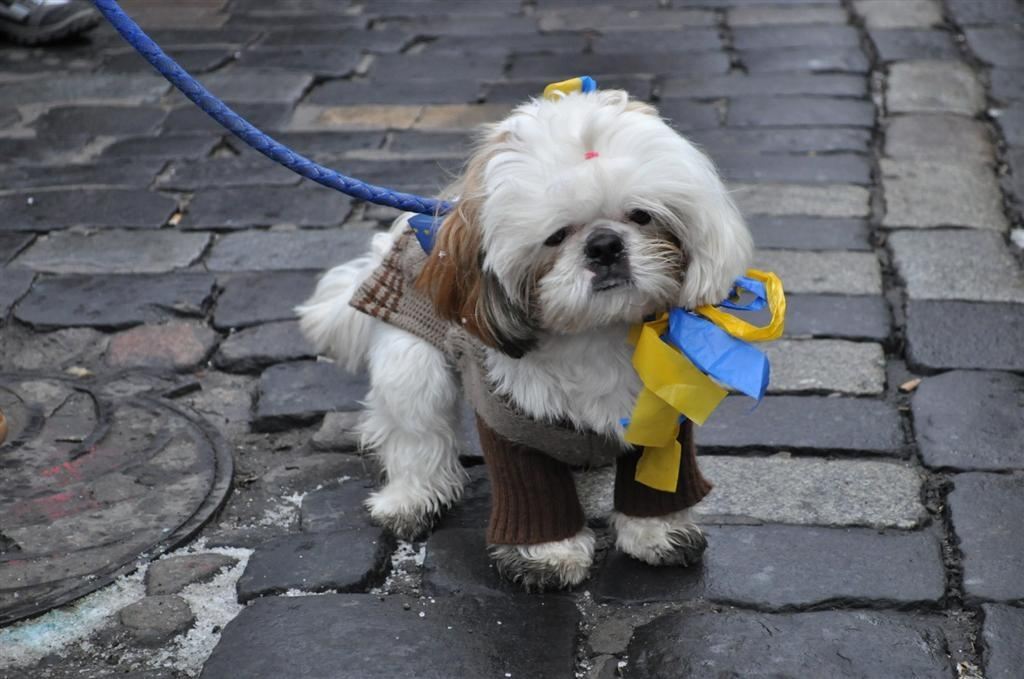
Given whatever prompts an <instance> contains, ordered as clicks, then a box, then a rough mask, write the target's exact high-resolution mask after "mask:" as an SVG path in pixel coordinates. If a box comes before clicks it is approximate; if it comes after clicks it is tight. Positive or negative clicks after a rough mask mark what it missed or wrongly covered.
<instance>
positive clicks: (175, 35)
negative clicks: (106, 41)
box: [118, 26, 260, 47]
mask: <svg viewBox="0 0 1024 679" xmlns="http://www.w3.org/2000/svg"><path fill="white" fill-rule="evenodd" d="M147 32H148V33H149V36H150V37H151V38H153V40H155V41H156V42H157V43H158V44H160V45H163V46H165V47H202V46H206V47H216V46H223V45H227V46H236V47H240V46H242V45H245V44H247V43H250V42H252V41H253V40H255V39H256V38H258V37H260V32H259V31H257V30H255V29H251V28H227V27H224V26H219V27H217V28H202V27H199V26H190V27H188V28H172V27H163V26H158V27H156V28H154V29H152V30H149V31H147ZM118 40H120V37H119V36H118ZM123 44H124V43H123V42H118V46H120V45H123Z"/></svg>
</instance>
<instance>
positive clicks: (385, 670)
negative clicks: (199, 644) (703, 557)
mask: <svg viewBox="0 0 1024 679" xmlns="http://www.w3.org/2000/svg"><path fill="white" fill-rule="evenodd" d="M403 604H405V605H407V606H408V607H409V610H404V609H403V608H404V607H403ZM420 613H422V614H423V615H422V616H420ZM498 623H501V624H498ZM578 624H579V612H578V611H577V610H576V606H575V605H574V604H573V602H572V601H571V600H569V599H568V598H566V597H516V598H511V597H493V596H469V595H467V596H462V597H439V598H437V599H436V600H435V601H433V602H430V601H429V600H425V599H418V600H416V599H413V600H406V599H404V598H402V597H387V598H386V599H385V600H384V601H381V600H379V599H378V597H376V596H373V595H367V594H347V595H346V594H327V595H324V596H313V597H277V598H268V599H262V600H260V601H256V602H254V603H253V604H252V605H251V606H248V607H246V608H245V609H244V610H243V611H242V613H241V614H240V615H239V616H238V617H237V618H235V620H233V621H232V622H230V623H228V625H227V627H226V628H225V629H224V633H223V635H222V636H221V641H220V643H219V644H218V645H217V648H216V649H214V652H213V655H212V656H211V657H210V659H209V660H208V661H207V663H206V665H205V667H204V668H203V674H202V675H201V676H202V677H203V679H217V678H219V677H225V676H236V675H237V676H260V675H266V676H288V677H292V678H293V679H313V678H314V677H324V676H327V675H325V669H326V671H327V672H328V673H329V674H330V676H331V677H334V678H335V679H393V678H394V677H400V676H416V677H448V676H452V674H453V672H454V673H455V675H457V676H465V677H503V676H505V675H506V674H509V675H511V676H512V677H567V676H571V675H572V673H573V667H574V648H575V640H576V629H577V625H578ZM383 630H386V633H382V631H383ZM396 637H397V638H396ZM338 639H344V640H345V643H344V644H339V643H338ZM353 649H359V650H358V652H355V653H354V652H353Z"/></svg>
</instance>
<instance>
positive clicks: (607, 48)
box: [516, 27, 722, 87]
mask: <svg viewBox="0 0 1024 679" xmlns="http://www.w3.org/2000/svg"><path fill="white" fill-rule="evenodd" d="M551 37H553V36H551ZM636 40H637V37H636V33H633V32H631V31H618V30H614V28H613V27H609V29H608V30H605V31H603V32H602V33H601V34H600V35H596V36H594V38H593V43H592V44H593V51H594V52H597V53H598V54H622V53H624V52H627V51H628V47H629V46H630V45H632V44H633V43H635V42H636ZM643 45H644V51H645V52H716V51H718V50H720V49H722V38H721V36H720V35H719V34H718V30H717V29H715V28H711V27H707V28H705V27H699V28H680V29H678V30H673V31H648V32H645V33H644V34H643ZM516 51H517V52H523V51H525V50H521V49H519V48H516ZM598 85H600V86H601V87H604V83H603V82H601V83H598Z"/></svg>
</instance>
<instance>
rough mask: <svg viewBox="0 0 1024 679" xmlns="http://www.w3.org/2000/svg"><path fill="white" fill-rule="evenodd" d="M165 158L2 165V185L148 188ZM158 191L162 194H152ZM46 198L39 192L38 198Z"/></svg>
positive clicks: (21, 187) (0, 176)
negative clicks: (66, 163)
mask: <svg viewBox="0 0 1024 679" xmlns="http://www.w3.org/2000/svg"><path fill="white" fill-rule="evenodd" d="M163 166H164V161H163V160H161V159H152V158H150V159H142V160H136V159H125V160H118V161H114V162H109V161H108V162H101V163H95V164H90V165H62V166H59V167H46V166H41V165H21V166H18V165H12V166H8V167H5V168H0V186H3V187H4V188H5V189H11V190H13V189H23V190H24V189H42V188H54V189H67V188H70V187H72V186H77V187H95V188H113V187H118V188H134V189H145V188H147V187H148V186H149V185H150V184H152V183H153V180H154V179H156V176H157V174H159V172H160V170H161V169H163ZM150 195H158V194H150ZM41 198H45V196H36V197H35V199H36V200H38V199H41Z"/></svg>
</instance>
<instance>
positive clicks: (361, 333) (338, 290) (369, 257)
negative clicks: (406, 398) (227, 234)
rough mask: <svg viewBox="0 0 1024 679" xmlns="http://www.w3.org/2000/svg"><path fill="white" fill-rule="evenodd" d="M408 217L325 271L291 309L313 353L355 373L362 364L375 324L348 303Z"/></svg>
mask: <svg viewBox="0 0 1024 679" xmlns="http://www.w3.org/2000/svg"><path fill="white" fill-rule="evenodd" d="M410 216H411V214H405V215H402V216H401V217H399V218H398V219H396V220H395V223H394V224H393V225H392V226H391V229H390V230H389V231H388V232H387V233H378V234H377V235H375V236H374V237H373V240H372V241H371V243H370V252H368V253H367V254H365V255H363V256H362V257H358V258H356V259H353V260H350V261H348V262H345V263H344V264H340V265H338V266H336V267H334V268H333V269H330V270H328V271H327V273H325V274H324V275H323V276H321V277H320V280H319V282H317V285H316V291H315V292H314V293H313V296H312V297H310V298H309V299H308V300H306V302H305V303H303V304H301V305H300V306H297V307H295V311H296V313H298V314H299V325H300V327H301V328H302V333H303V334H304V335H305V336H306V339H308V340H309V341H310V342H311V343H312V344H313V347H314V348H315V349H316V351H317V353H319V354H324V355H325V356H329V357H331V358H333V359H334V360H336V361H338V363H340V364H341V365H342V366H343V367H344V368H345V369H346V370H348V371H350V372H358V371H359V370H360V369H361V368H362V367H363V366H364V364H365V363H366V356H367V352H368V351H369V348H370V334H371V331H372V329H373V324H374V323H377V322H378V321H376V320H375V319H374V318H373V317H372V316H368V315H367V314H364V313H362V312H361V311H357V310H356V309H355V308H353V307H352V306H350V305H349V301H350V300H351V299H352V295H353V294H354V293H355V291H356V290H357V289H359V286H360V285H362V284H363V281H365V280H366V279H367V278H369V276H370V274H371V273H372V272H373V270H374V269H376V268H377V267H378V266H379V265H380V263H381V262H382V261H383V260H384V257H385V256H386V255H387V253H388V250H390V249H391V245H392V244H393V243H394V242H395V240H396V239H397V238H398V235H399V234H400V233H401V232H402V231H403V230H404V229H405V228H406V225H407V224H406V223H407V221H408V219H409V217H410Z"/></svg>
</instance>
